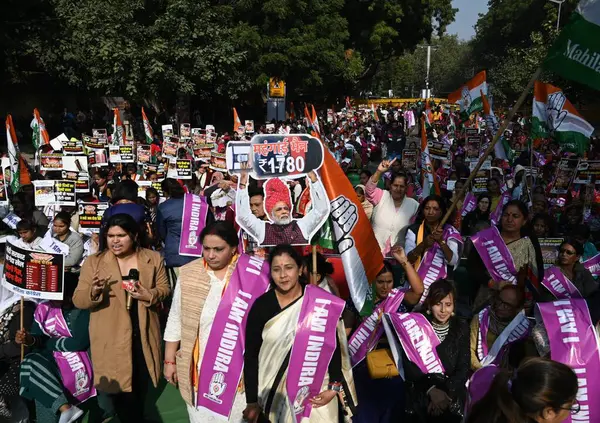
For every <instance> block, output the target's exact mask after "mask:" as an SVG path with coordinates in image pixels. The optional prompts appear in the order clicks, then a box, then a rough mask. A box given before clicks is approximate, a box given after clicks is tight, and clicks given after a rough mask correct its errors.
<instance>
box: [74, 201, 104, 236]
mask: <svg viewBox="0 0 600 423" xmlns="http://www.w3.org/2000/svg"><path fill="white" fill-rule="evenodd" d="M108 206H109V205H108V203H80V204H79V208H78V210H77V214H78V215H79V232H80V233H82V234H88V235H90V234H93V233H99V232H100V226H101V225H102V216H104V212H105V211H106V209H108Z"/></svg>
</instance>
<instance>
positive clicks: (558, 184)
mask: <svg viewBox="0 0 600 423" xmlns="http://www.w3.org/2000/svg"><path fill="white" fill-rule="evenodd" d="M578 164H579V160H577V159H575V160H573V159H562V160H561V161H560V162H559V164H558V168H557V169H556V175H555V177H554V181H553V182H552V189H551V190H550V193H551V194H566V193H567V192H569V188H570V187H571V183H572V182H573V178H574V177H575V172H576V171H577V166H578Z"/></svg>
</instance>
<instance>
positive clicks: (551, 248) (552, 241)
mask: <svg viewBox="0 0 600 423" xmlns="http://www.w3.org/2000/svg"><path fill="white" fill-rule="evenodd" d="M564 240H565V239H564V238H538V242H539V243H540V249H541V250H542V259H543V260H544V269H548V268H549V267H552V266H554V265H555V264H556V260H558V247H560V244H562V243H563V241H564Z"/></svg>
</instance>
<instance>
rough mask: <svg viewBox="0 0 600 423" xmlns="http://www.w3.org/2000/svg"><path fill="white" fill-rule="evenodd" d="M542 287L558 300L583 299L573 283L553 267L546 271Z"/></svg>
mask: <svg viewBox="0 0 600 423" xmlns="http://www.w3.org/2000/svg"><path fill="white" fill-rule="evenodd" d="M542 285H544V287H545V288H546V289H547V290H548V291H550V292H551V293H552V295H554V296H555V297H556V298H557V299H559V300H562V299H566V298H583V297H582V296H581V293H580V292H579V290H578V289H577V287H576V286H575V285H573V282H571V281H570V280H569V279H568V278H567V277H566V276H565V275H563V273H562V272H561V271H560V269H559V268H558V267H556V266H553V267H551V268H549V269H546V271H545V272H544V279H543V280H542Z"/></svg>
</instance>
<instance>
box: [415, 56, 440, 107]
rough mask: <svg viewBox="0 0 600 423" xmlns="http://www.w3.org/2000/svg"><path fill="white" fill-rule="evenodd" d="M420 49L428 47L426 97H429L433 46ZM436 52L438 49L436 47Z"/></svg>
mask: <svg viewBox="0 0 600 423" xmlns="http://www.w3.org/2000/svg"><path fill="white" fill-rule="evenodd" d="M418 47H419V48H425V47H427V70H426V73H425V96H426V97H429V70H430V69H431V48H432V47H433V46H432V45H431V44H427V45H420V46H418ZM434 50H437V48H435V47H434Z"/></svg>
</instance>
